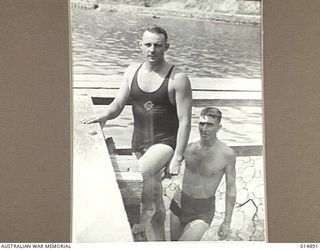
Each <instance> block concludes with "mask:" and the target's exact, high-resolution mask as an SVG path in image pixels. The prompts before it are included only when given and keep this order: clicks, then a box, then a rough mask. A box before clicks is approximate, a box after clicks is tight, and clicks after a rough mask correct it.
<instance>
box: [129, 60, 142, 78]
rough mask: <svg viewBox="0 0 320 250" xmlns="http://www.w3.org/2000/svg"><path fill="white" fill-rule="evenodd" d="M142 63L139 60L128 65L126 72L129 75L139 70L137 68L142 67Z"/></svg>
mask: <svg viewBox="0 0 320 250" xmlns="http://www.w3.org/2000/svg"><path fill="white" fill-rule="evenodd" d="M140 65H141V63H138V62H134V63H131V64H130V65H129V66H128V67H127V69H126V71H125V74H127V75H131V74H134V73H135V72H136V71H137V69H138V68H139V67H140Z"/></svg>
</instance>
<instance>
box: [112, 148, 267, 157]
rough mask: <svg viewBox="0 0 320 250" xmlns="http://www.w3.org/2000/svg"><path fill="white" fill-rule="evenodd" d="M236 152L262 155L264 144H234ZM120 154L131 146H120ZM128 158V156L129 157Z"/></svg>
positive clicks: (128, 151)
mask: <svg viewBox="0 0 320 250" xmlns="http://www.w3.org/2000/svg"><path fill="white" fill-rule="evenodd" d="M230 148H232V149H233V150H234V152H235V153H236V156H260V155H262V150H263V147H262V145H232V146H230ZM116 152H117V153H118V154H129V155H130V154H131V152H132V151H131V148H130V147H118V148H117V150H116ZM127 159H128V158H127Z"/></svg>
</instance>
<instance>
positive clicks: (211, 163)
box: [185, 152, 225, 177]
mask: <svg viewBox="0 0 320 250" xmlns="http://www.w3.org/2000/svg"><path fill="white" fill-rule="evenodd" d="M185 161H186V168H188V170H190V171H191V172H192V173H194V174H199V175H202V176H207V177H209V176H214V175H220V174H221V173H222V172H223V169H224V167H225V160H224V159H223V157H222V156H219V155H214V154H210V153H209V154H208V153H207V154H204V153H201V152H200V153H196V154H192V155H188V156H187V157H186V159H185Z"/></svg>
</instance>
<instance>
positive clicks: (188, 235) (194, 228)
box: [179, 220, 209, 241]
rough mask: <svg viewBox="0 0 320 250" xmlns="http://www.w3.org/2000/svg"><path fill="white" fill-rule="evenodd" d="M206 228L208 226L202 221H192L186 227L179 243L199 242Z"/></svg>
mask: <svg viewBox="0 0 320 250" xmlns="http://www.w3.org/2000/svg"><path fill="white" fill-rule="evenodd" d="M208 228H209V224H208V223H206V222H204V221H203V220H194V221H192V222H190V223H188V224H187V225H186V227H185V228H184V231H183V234H182V235H181V237H180V239H179V241H200V240H201V238H202V236H203V235H204V233H205V232H206V231H207V230H208Z"/></svg>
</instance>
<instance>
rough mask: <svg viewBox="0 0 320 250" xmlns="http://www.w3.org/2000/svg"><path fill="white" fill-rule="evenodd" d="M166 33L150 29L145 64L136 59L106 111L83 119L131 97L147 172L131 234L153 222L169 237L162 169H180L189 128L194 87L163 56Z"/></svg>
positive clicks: (115, 108)
mask: <svg viewBox="0 0 320 250" xmlns="http://www.w3.org/2000/svg"><path fill="white" fill-rule="evenodd" d="M167 40H168V35H167V32H166V31H165V30H164V29H162V28H161V27H159V26H153V27H151V28H148V29H147V30H146V31H145V32H144V33H143V37H142V41H141V42H140V48H141V49H142V52H143V56H144V63H142V64H140V63H134V64H132V65H130V66H129V67H128V68H127V70H126V72H125V75H124V76H125V81H124V82H123V84H122V86H121V87H120V90H119V93H118V95H117V96H116V98H115V99H114V101H113V102H112V103H111V104H110V105H109V106H108V110H106V113H105V114H103V115H101V116H99V117H93V118H88V119H85V120H84V121H83V122H84V123H87V124H88V123H93V122H99V123H100V125H101V126H102V127H103V126H104V125H105V123H106V121H107V120H110V119H114V118H116V117H117V116H118V115H119V114H120V113H121V111H122V110H123V108H124V106H125V103H126V102H127V101H128V100H129V98H130V100H131V102H132V109H133V116H134V132H133V136H132V149H133V151H134V152H135V154H136V156H137V157H138V159H139V160H138V162H139V168H140V171H141V173H142V176H143V191H142V206H141V216H140V223H139V224H136V225H134V226H133V229H132V231H133V233H134V234H139V233H144V232H145V231H146V229H147V228H148V227H149V225H152V228H153V232H154V239H155V240H165V234H164V220H165V207H164V203H163V198H162V185H161V178H160V177H161V170H163V168H164V167H165V166H166V165H167V164H169V173H170V174H172V175H176V174H178V173H179V171H180V166H181V162H182V160H183V154H184V151H185V148H186V146H187V143H188V139H189V133H190V128H191V125H190V124H191V104H192V92H191V86H190V81H189V79H188V77H187V75H186V74H184V73H182V72H179V70H178V69H177V68H176V67H174V66H173V65H172V64H170V63H168V62H166V61H165V59H164V54H165V52H166V51H167V50H168V48H169V44H168V42H167Z"/></svg>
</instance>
